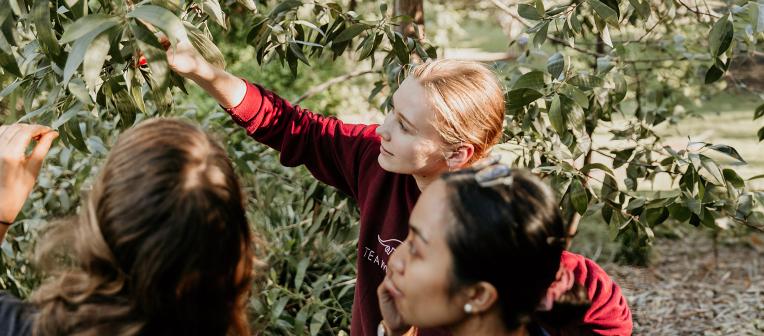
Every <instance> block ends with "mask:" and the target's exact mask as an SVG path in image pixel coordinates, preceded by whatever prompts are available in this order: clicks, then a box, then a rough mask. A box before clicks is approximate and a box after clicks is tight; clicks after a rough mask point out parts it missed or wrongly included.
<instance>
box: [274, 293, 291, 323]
mask: <svg viewBox="0 0 764 336" xmlns="http://www.w3.org/2000/svg"><path fill="white" fill-rule="evenodd" d="M287 302H289V297H288V296H283V297H281V298H279V300H278V301H276V304H275V305H273V308H272V309H271V321H276V320H278V318H279V317H280V316H281V313H282V312H283V311H284V307H286V304H287Z"/></svg>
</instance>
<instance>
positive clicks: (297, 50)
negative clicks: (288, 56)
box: [289, 42, 310, 65]
mask: <svg viewBox="0 0 764 336" xmlns="http://www.w3.org/2000/svg"><path fill="white" fill-rule="evenodd" d="M289 51H290V52H291V53H293V54H294V55H295V56H297V59H299V60H300V61H302V62H303V63H305V64H306V65H310V62H309V61H308V58H307V57H305V54H303V53H302V48H301V47H300V46H299V45H298V44H297V43H294V42H289Z"/></svg>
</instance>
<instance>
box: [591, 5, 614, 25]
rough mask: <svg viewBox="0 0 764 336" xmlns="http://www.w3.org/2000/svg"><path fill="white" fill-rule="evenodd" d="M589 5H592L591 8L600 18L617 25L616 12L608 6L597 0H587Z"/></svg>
mask: <svg viewBox="0 0 764 336" xmlns="http://www.w3.org/2000/svg"><path fill="white" fill-rule="evenodd" d="M589 5H591V6H592V9H594V11H595V12H596V13H597V15H599V17H600V18H602V20H604V21H605V22H607V23H609V24H612V25H614V26H617V25H618V13H616V11H614V10H613V9H612V8H610V6H608V5H606V4H604V3H602V1H599V0H589Z"/></svg>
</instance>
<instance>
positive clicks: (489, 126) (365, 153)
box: [167, 41, 631, 336]
mask: <svg viewBox="0 0 764 336" xmlns="http://www.w3.org/2000/svg"><path fill="white" fill-rule="evenodd" d="M167 58H168V63H169V64H170V67H172V68H173V70H174V71H175V72H177V73H178V74H180V75H181V76H184V77H186V78H189V79H191V80H193V81H194V82H196V83H197V84H198V85H199V86H200V87H202V88H203V89H204V90H206V91H207V92H208V93H209V94H210V95H211V96H212V97H214V98H215V99H216V100H217V101H218V103H219V104H220V105H221V106H222V107H223V108H225V110H226V111H227V112H228V113H229V114H230V115H231V117H232V118H233V119H234V121H236V122H237V123H238V124H239V125H241V126H242V127H243V128H244V129H245V130H246V131H247V133H248V134H249V135H250V136H251V137H252V138H254V139H255V140H257V141H259V142H261V143H263V144H266V145H268V146H270V147H271V148H273V149H275V150H277V151H279V152H280V153H281V163H282V164H283V165H285V166H290V167H293V166H299V165H305V166H306V167H307V168H308V170H310V172H311V173H312V174H313V176H315V177H316V178H317V179H318V180H320V181H322V182H324V183H326V184H329V185H331V186H334V187H336V188H337V189H339V190H340V191H342V192H344V193H346V194H348V195H350V196H351V197H353V198H354V199H355V200H356V201H357V203H358V206H359V207H360V213H361V220H360V237H359V240H358V252H357V265H356V266H357V270H358V278H357V282H356V287H355V293H354V295H355V296H354V299H353V310H352V320H351V327H350V333H351V335H353V336H361V335H372V334H374V333H376V330H377V326H378V324H379V322H380V321H381V320H382V316H381V315H380V312H379V307H378V300H377V295H376V289H377V286H378V285H379V284H380V283H381V282H382V280H383V279H384V277H385V272H386V271H387V268H388V258H389V256H390V255H391V254H392V253H393V251H395V249H396V248H397V247H398V246H399V245H400V244H401V242H402V241H403V240H405V238H406V235H407V233H408V231H409V226H408V220H409V215H410V213H411V209H412V208H413V207H414V204H415V203H416V201H417V199H418V197H419V195H420V192H421V190H423V189H424V188H425V187H427V186H428V185H429V184H430V183H432V182H433V181H434V180H436V179H437V178H438V177H439V176H440V174H441V173H443V172H446V171H449V170H453V169H459V168H463V167H467V166H469V165H470V164H472V163H473V162H475V161H477V160H478V159H480V158H483V157H485V156H486V153H487V152H488V150H489V149H490V148H491V147H492V146H493V145H495V144H496V143H497V142H498V141H499V139H500V137H501V134H502V124H503V121H504V94H503V90H502V87H501V85H500V83H499V81H498V80H497V78H496V76H495V75H494V74H493V73H492V72H491V71H490V70H488V69H487V68H486V67H484V66H483V65H481V64H478V63H474V62H461V61H454V60H436V61H429V62H427V63H424V64H422V65H419V66H417V67H415V68H414V69H413V70H412V72H411V73H410V75H409V76H408V77H407V78H406V79H405V80H404V81H403V82H402V83H401V85H400V88H399V89H398V90H397V91H396V92H395V93H394V94H393V98H392V103H393V105H394V108H393V110H392V111H391V112H390V113H389V114H388V115H387V117H386V119H385V121H384V123H382V124H381V125H351V124H345V123H343V122H342V121H340V120H337V119H334V118H328V117H323V116H321V115H317V114H314V113H312V112H310V111H307V110H304V109H302V108H300V107H298V106H293V105H291V104H290V103H289V102H287V101H286V100H284V99H283V98H281V97H279V96H278V95H276V94H275V93H274V92H271V91H268V90H266V89H265V88H263V87H262V86H259V85H256V84H253V83H250V82H248V81H246V80H243V79H241V78H239V77H236V76H235V75H233V74H230V73H228V72H226V71H225V70H224V69H220V68H217V67H215V66H213V65H212V64H210V63H209V62H207V61H205V60H204V58H203V57H202V56H201V55H200V54H199V53H198V52H197V51H196V50H195V49H194V48H193V46H191V44H190V43H189V42H188V41H181V42H179V43H178V44H177V45H175V46H171V47H170V48H169V50H168V53H167ZM575 265H577V267H584V268H583V269H581V270H580V271H582V272H583V273H586V268H585V267H586V265H584V264H583V263H576V264H575ZM603 274H604V273H603ZM589 280H591V281H590V282H587V283H586V284H584V285H585V286H587V288H588V290H589V292H590V294H591V295H592V296H594V295H597V296H599V295H600V294H604V296H602V297H601V300H598V299H597V298H594V299H593V300H592V301H593V309H592V311H591V314H587V316H586V317H585V320H584V321H583V323H584V324H586V325H589V326H591V329H592V330H602V331H603V334H608V333H609V334H613V335H615V334H624V333H626V331H627V330H628V331H629V332H630V330H631V313H630V312H629V310H628V307H627V306H626V302H625V300H623V297H622V296H621V293H620V289H619V288H618V286H616V285H615V284H614V283H612V281H610V279H608V278H607V277H606V276H605V278H602V279H600V278H594V279H589ZM590 285H591V286H590ZM438 333H440V332H439V331H435V330H432V331H428V330H423V331H422V334H423V335H434V334H438Z"/></svg>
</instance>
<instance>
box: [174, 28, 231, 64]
mask: <svg viewBox="0 0 764 336" xmlns="http://www.w3.org/2000/svg"><path fill="white" fill-rule="evenodd" d="M183 25H184V26H185V27H186V31H187V32H188V39H189V41H191V44H192V45H193V46H194V48H196V50H198V51H199V53H200V54H201V55H202V57H204V59H205V60H207V62H210V63H211V64H212V65H214V66H216V67H218V68H220V69H225V67H226V63H225V57H223V53H222V52H220V49H218V47H217V46H216V45H215V43H214V42H212V40H211V39H210V38H209V36H207V34H205V33H204V32H203V31H201V30H200V29H199V28H196V27H194V25H192V24H191V23H189V22H183Z"/></svg>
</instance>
